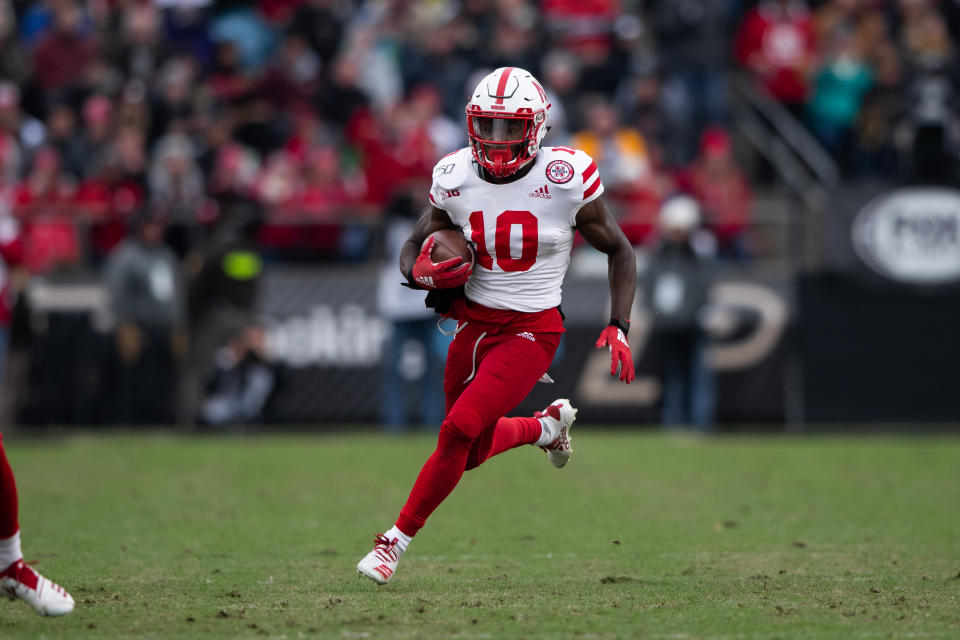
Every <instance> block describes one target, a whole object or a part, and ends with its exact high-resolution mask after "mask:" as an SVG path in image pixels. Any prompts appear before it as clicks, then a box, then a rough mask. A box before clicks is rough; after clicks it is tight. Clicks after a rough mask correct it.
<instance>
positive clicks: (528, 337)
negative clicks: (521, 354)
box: [517, 331, 537, 342]
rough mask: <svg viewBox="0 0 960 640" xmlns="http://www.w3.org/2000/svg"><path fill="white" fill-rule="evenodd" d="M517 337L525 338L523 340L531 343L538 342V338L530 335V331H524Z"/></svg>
mask: <svg viewBox="0 0 960 640" xmlns="http://www.w3.org/2000/svg"><path fill="white" fill-rule="evenodd" d="M517 337H518V338H523V339H525V340H529V341H530V342H536V341H537V339H536V338H535V337H534V336H533V334H532V333H530V332H529V331H522V332H521V333H518V334H517Z"/></svg>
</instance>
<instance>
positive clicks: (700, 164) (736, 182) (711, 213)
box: [679, 128, 753, 260]
mask: <svg viewBox="0 0 960 640" xmlns="http://www.w3.org/2000/svg"><path fill="white" fill-rule="evenodd" d="M679 184H680V187H681V189H683V190H684V191H686V192H688V193H690V194H691V195H693V196H694V197H695V198H696V199H697V200H698V201H699V202H700V205H701V208H702V211H703V215H704V218H705V220H704V222H705V223H706V227H707V228H708V229H709V230H710V231H711V232H712V233H713V235H714V236H715V238H716V240H717V255H718V257H721V258H731V259H740V260H742V259H747V258H749V257H750V255H751V253H752V252H751V250H750V248H749V240H748V238H747V228H748V225H749V223H750V215H751V210H752V206H753V195H752V193H751V191H750V186H749V184H748V182H747V177H746V174H745V173H744V172H743V170H742V169H740V167H739V166H738V165H737V161H736V158H734V155H733V147H732V145H731V144H730V136H729V135H728V134H727V132H726V131H724V130H723V129H720V128H711V129H707V131H705V132H704V134H703V137H702V139H701V142H700V153H699V155H698V156H697V158H696V159H695V160H694V162H693V165H692V166H691V167H690V168H689V169H688V170H687V171H685V172H683V173H682V174H681V176H680V180H679Z"/></svg>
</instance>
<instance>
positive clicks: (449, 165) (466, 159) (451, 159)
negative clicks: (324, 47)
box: [429, 147, 471, 213]
mask: <svg viewBox="0 0 960 640" xmlns="http://www.w3.org/2000/svg"><path fill="white" fill-rule="evenodd" d="M470 160H471V156H470V148H469V147H464V148H463V149H458V150H456V151H454V152H453V153H449V154H447V155H445V156H444V157H442V158H440V160H439V161H438V162H437V164H436V165H434V167H433V184H432V185H430V194H429V198H430V204H431V205H433V206H434V207H436V208H438V209H443V210H444V211H447V212H448V213H449V209H448V208H447V206H446V201H447V199H449V198H451V197H454V196H458V195H460V193H459V190H458V188H459V187H461V186H462V185H463V183H464V182H466V180H467V177H468V173H469V172H470V171H471V167H470Z"/></svg>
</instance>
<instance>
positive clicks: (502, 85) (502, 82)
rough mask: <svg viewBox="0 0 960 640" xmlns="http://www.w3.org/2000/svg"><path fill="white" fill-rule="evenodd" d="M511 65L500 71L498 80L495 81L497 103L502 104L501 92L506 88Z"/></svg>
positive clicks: (511, 68) (511, 69)
mask: <svg viewBox="0 0 960 640" xmlns="http://www.w3.org/2000/svg"><path fill="white" fill-rule="evenodd" d="M511 71H513V67H507V68H506V69H504V70H503V71H502V72H501V73H500V82H498V83H497V104H503V92H504V91H506V90H507V80H508V79H509V78H510V72H511Z"/></svg>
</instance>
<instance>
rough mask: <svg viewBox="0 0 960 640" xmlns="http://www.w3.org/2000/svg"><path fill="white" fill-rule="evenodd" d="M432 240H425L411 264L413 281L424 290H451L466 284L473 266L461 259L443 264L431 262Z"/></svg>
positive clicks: (452, 259)
mask: <svg viewBox="0 0 960 640" xmlns="http://www.w3.org/2000/svg"><path fill="white" fill-rule="evenodd" d="M433 240H434V239H433V238H427V240H426V242H424V243H423V247H421V249H420V255H419V256H418V257H417V261H416V262H414V263H413V279H414V281H415V282H416V283H417V284H418V285H420V286H421V287H423V288H424V289H453V288H456V287H459V286H460V285H462V284H465V283H466V282H467V278H469V277H470V274H471V273H473V265H472V264H470V263H469V262H464V260H463V258H450V259H449V260H444V261H443V262H433V261H432V260H431V259H430V250H431V249H433Z"/></svg>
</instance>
